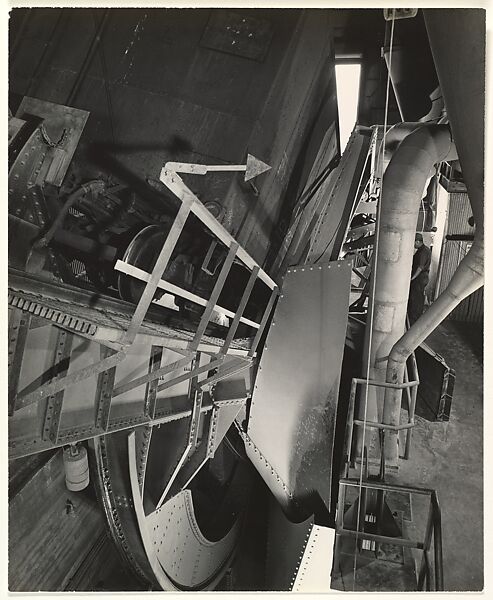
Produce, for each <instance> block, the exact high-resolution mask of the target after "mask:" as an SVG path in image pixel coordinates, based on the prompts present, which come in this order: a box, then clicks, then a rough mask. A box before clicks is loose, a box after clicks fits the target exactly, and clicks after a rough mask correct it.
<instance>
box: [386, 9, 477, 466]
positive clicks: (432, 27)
mask: <svg viewBox="0 0 493 600" xmlns="http://www.w3.org/2000/svg"><path fill="white" fill-rule="evenodd" d="M424 13H425V22H426V27H427V30H428V35H429V38H430V43H431V49H432V53H433V58H434V61H435V66H436V69H437V73H438V79H439V81H440V87H441V88H442V91H443V95H444V99H445V106H446V107H447V114H448V117H449V119H450V123H451V128H452V131H453V134H454V140H455V142H456V144H457V151H458V154H459V160H460V164H461V168H462V173H463V176H464V181H465V184H466V187H467V191H468V196H469V200H470V203H471V208H472V212H473V216H474V221H475V223H476V231H475V238H474V242H473V244H472V247H471V249H470V250H469V252H468V254H467V256H466V257H465V258H464V259H463V260H462V262H461V263H460V265H459V266H458V268H457V270H456V272H455V273H454V275H453V277H452V279H451V280H450V283H449V285H448V286H447V288H446V289H445V290H444V291H443V293H442V294H441V295H440V296H439V297H438V298H437V300H436V301H435V302H434V303H433V304H432V305H431V306H430V307H429V308H428V310H427V311H426V312H425V313H424V314H423V315H422V316H421V317H420V318H419V319H418V320H417V321H416V322H415V323H414V324H413V326H412V327H411V328H410V329H409V330H408V331H407V333H406V334H405V335H404V336H403V337H402V338H401V339H399V340H398V341H397V343H396V344H395V345H394V346H393V348H392V350H391V352H390V355H389V358H388V363H387V372H386V381H388V382H391V383H400V382H402V380H403V376H404V370H405V363H406V360H407V358H408V357H409V355H410V354H411V353H412V352H413V351H414V350H415V349H416V348H417V347H418V346H419V344H421V343H422V342H423V341H424V340H425V339H426V338H427V337H428V335H429V334H430V333H431V332H432V331H433V330H434V329H435V328H436V327H437V326H438V325H439V324H440V323H441V322H442V321H443V320H444V319H445V317H446V316H447V315H448V314H450V312H451V311H452V310H453V309H454V308H455V307H456V306H457V305H458V304H459V303H460V302H461V301H462V300H463V299H464V298H466V297H467V296H469V295H470V294H472V293H473V292H474V291H476V290H477V289H479V288H480V287H481V286H482V285H483V283H484V216H483V195H484V78H485V11H484V10H481V9H455V10H451V9H447V10H436V9H435V10H425V11H424ZM400 393H401V392H399V391H396V390H391V389H388V390H387V391H386V394H385V402H384V415H383V419H384V422H385V423H389V424H396V423H397V422H398V420H399V416H400ZM389 441H390V442H391V443H390V444H386V447H385V455H386V459H388V460H390V461H396V460H397V456H398V443H397V436H396V435H395V434H393V435H392V436H390V439H389Z"/></svg>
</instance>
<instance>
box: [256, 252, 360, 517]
mask: <svg viewBox="0 0 493 600" xmlns="http://www.w3.org/2000/svg"><path fill="white" fill-rule="evenodd" d="M350 276H351V262H350V261H347V260H342V261H336V262H331V263H328V264H320V265H311V266H310V265H308V266H302V267H294V268H291V269H289V270H288V272H287V275H286V277H285V280H284V283H283V287H282V293H281V295H280V298H279V302H278V304H277V307H276V311H275V313H274V318H273V321H272V324H271V327H270V330H269V334H268V336H267V341H266V344H265V348H264V350H263V354H262V358H261V361H260V366H259V372H258V375H257V381H256V384H255V388H254V392H253V398H252V403H251V409H250V416H249V422H248V438H247V453H248V456H249V458H250V460H251V461H252V462H253V464H254V465H255V466H256V468H257V470H258V471H259V473H260V474H261V475H262V477H263V479H264V480H265V482H266V483H267V485H268V486H269V487H270V489H271V491H272V492H273V494H274V495H275V497H276V498H277V500H278V501H279V502H280V504H281V506H282V508H283V510H284V511H285V512H286V514H287V515H288V516H289V517H290V518H291V519H293V520H298V521H301V520H303V519H304V518H306V517H307V516H308V515H309V514H312V513H313V512H315V511H316V510H318V509H319V508H320V507H321V503H320V499H321V500H322V502H323V504H324V505H325V506H326V507H327V508H329V509H330V498H331V474H332V451H333V443H334V435H335V422H336V413H337V400H338V391H339V376H340V370H341V364H342V356H343V351H344V341H345V336H346V325H347V315H348V304H349V289H350Z"/></svg>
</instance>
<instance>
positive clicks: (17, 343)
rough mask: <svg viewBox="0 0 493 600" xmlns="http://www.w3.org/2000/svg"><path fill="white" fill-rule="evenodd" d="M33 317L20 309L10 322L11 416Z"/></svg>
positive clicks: (9, 404)
mask: <svg viewBox="0 0 493 600" xmlns="http://www.w3.org/2000/svg"><path fill="white" fill-rule="evenodd" d="M30 320H31V315H29V314H28V313H25V312H22V311H21V310H19V309H16V308H14V309H12V314H11V318H10V320H9V347H8V355H9V359H8V377H9V383H8V406H9V416H12V415H13V414H14V411H15V400H16V394H17V386H18V385H19V377H20V373H21V365H22V356H23V354H24V348H25V345H26V339H27V332H28V331H29V323H30Z"/></svg>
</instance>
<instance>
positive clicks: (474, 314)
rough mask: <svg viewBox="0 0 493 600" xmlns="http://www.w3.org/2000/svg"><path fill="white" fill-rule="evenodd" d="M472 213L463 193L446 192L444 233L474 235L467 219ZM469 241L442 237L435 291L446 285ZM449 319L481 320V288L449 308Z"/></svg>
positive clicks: (473, 321)
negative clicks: (452, 307)
mask: <svg viewBox="0 0 493 600" xmlns="http://www.w3.org/2000/svg"><path fill="white" fill-rule="evenodd" d="M471 215H472V210H471V204H470V203H469V198H468V196H467V194H465V193H452V194H450V195H449V212H448V222H447V228H446V232H445V234H446V235H447V234H449V235H450V234H462V235H472V234H474V228H473V227H471V226H470V225H469V223H468V222H467V221H468V219H469V217H471ZM470 246H471V242H466V241H456V240H446V239H444V242H443V246H442V255H441V259H440V260H441V267H440V269H441V279H440V287H439V292H440V293H441V292H442V291H443V290H444V289H445V288H446V287H447V285H448V284H449V281H450V280H451V278H452V275H453V274H454V273H455V270H456V269H457V266H458V264H459V263H460V261H461V260H462V259H463V258H464V256H465V255H466V254H467V252H468V251H469V248H470ZM449 319H451V320H454V321H467V322H470V323H478V322H480V321H482V319H483V288H481V289H479V290H477V291H476V292H474V294H471V296H469V297H468V298H466V299H465V300H463V301H462V302H461V303H460V304H459V306H458V307H457V308H456V309H455V310H454V311H452V313H451V314H450V316H449Z"/></svg>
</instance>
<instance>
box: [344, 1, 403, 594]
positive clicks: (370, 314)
mask: <svg viewBox="0 0 493 600" xmlns="http://www.w3.org/2000/svg"><path fill="white" fill-rule="evenodd" d="M394 23H395V8H393V9H392V24H391V29H390V44H389V68H388V72H387V90H386V94H385V113H384V121H383V136H382V145H381V160H380V165H379V169H382V168H383V161H384V155H385V137H386V135H387V118H388V110H389V95H390V73H391V69H392V47H393V43H394ZM380 181H381V183H382V184H381V186H380V192H379V199H378V206H377V227H376V228H375V246H374V251H373V286H372V290H371V302H370V303H369V310H368V316H367V322H368V323H370V330H369V336H368V362H367V366H366V377H365V379H366V385H365V410H364V416H363V441H362V444H361V466H360V474H359V483H358V490H359V496H358V512H357V517H356V536H355V551H354V563H353V592H354V591H355V585H356V567H357V558H358V542H359V531H360V530H359V522H360V518H361V495H362V490H363V460H364V451H365V439H366V420H367V412H368V389H369V385H368V384H369V381H370V364H371V360H370V358H371V345H372V338H373V326H372V323H373V311H374V305H375V288H376V286H375V284H376V280H377V256H378V244H379V241H380V211H381V199H382V190H383V173H382V174H381V178H380ZM381 451H383V448H382V449H381Z"/></svg>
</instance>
